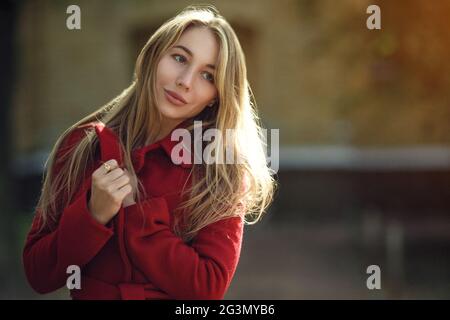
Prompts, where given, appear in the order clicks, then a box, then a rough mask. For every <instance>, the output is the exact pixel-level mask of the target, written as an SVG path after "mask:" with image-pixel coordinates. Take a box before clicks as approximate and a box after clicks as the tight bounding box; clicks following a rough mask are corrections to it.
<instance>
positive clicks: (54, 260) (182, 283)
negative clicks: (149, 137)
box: [23, 122, 243, 300]
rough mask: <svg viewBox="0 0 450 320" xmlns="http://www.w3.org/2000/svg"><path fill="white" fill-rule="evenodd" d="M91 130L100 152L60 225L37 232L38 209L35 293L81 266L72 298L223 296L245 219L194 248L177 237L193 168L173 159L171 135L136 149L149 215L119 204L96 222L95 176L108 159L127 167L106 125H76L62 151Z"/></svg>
mask: <svg viewBox="0 0 450 320" xmlns="http://www.w3.org/2000/svg"><path fill="white" fill-rule="evenodd" d="M178 127H180V125H179V126H177V128H178ZM86 128H95V131H96V133H97V135H98V138H99V142H100V151H101V152H100V154H101V155H100V156H99V159H96V163H95V165H93V167H92V168H91V169H89V172H87V173H86V178H85V179H84V182H83V186H82V188H80V190H79V191H78V193H77V195H76V197H75V199H74V200H73V201H72V202H71V203H70V204H69V205H67V206H66V207H65V208H64V210H63V212H62V213H61V214H60V218H59V221H58V223H57V225H55V228H51V229H50V228H44V229H43V231H41V232H38V231H39V229H40V227H41V219H40V215H39V211H37V212H36V215H35V218H34V220H33V224H32V226H31V229H30V231H29V233H28V235H27V239H26V242H25V246H24V250H23V264H24V269H25V273H26V276H27V279H28V281H29V283H30V285H31V286H32V288H33V289H34V290H36V291H37V292H39V293H49V292H52V291H55V290H57V289H59V288H61V287H63V286H66V281H67V278H68V276H70V274H68V273H66V271H67V267H68V266H70V265H77V266H79V267H80V268H81V274H82V277H81V289H72V290H70V294H71V297H72V298H73V299H133V300H135V299H188V300H192V299H194V300H199V299H223V297H224V295H225V293H226V291H227V289H228V287H229V285H230V282H231V280H232V278H233V275H234V273H235V270H236V267H237V264H238V261H239V256H240V252H241V244H242V236H243V220H242V218H240V217H232V218H225V219H222V220H220V221H217V222H215V223H212V224H210V225H208V226H206V227H204V228H203V229H201V230H200V231H199V232H198V234H197V235H196V237H195V238H194V239H193V241H192V242H191V243H189V244H186V243H184V242H183V241H182V239H181V238H179V237H178V236H176V235H175V234H174V232H173V213H172V212H173V210H174V208H176V207H177V205H178V204H179V203H180V201H181V195H180V191H181V189H182V187H183V185H184V183H185V182H186V181H188V183H189V182H190V180H189V172H190V167H191V165H189V164H182V165H176V164H174V163H173V162H172V161H171V158H170V154H171V151H172V148H173V147H174V146H175V145H176V144H177V143H178V142H176V141H175V142H174V141H171V139H170V134H169V135H168V136H167V137H165V138H164V139H162V140H160V141H158V142H155V143H154V144H152V145H147V146H145V147H142V148H139V149H136V150H133V154H132V159H133V166H134V169H135V170H136V173H137V176H138V179H140V181H141V182H142V183H143V185H144V187H145V189H146V192H147V196H148V197H147V198H146V199H145V200H143V201H142V202H141V203H140V204H141V205H142V207H143V209H144V210H143V211H144V215H143V214H142V212H141V211H139V210H138V205H137V204H133V205H131V206H128V207H121V209H120V211H119V213H118V214H117V215H116V216H115V217H114V218H113V219H112V220H111V221H110V222H109V223H108V224H107V225H102V224H100V223H98V222H97V221H96V220H95V219H94V218H93V217H92V215H91V213H90V212H89V209H88V205H87V204H88V197H89V192H90V187H91V178H90V177H91V174H92V172H93V171H94V170H95V169H97V168H98V167H99V166H100V165H101V164H102V163H103V162H105V161H107V160H110V159H116V160H117V161H118V163H119V165H120V166H122V164H123V162H122V159H123V155H122V154H121V152H120V147H119V143H118V137H117V135H116V134H115V133H114V132H113V131H112V130H110V129H109V128H107V127H105V125H104V124H103V123H101V122H95V123H89V124H86V125H84V126H81V127H79V128H77V129H76V130H75V131H73V132H72V133H71V134H70V135H69V137H68V138H67V139H65V141H64V142H63V145H62V147H61V148H60V149H59V152H58V154H59V155H60V154H61V152H64V150H68V149H67V148H68V147H70V146H73V145H75V144H76V143H77V142H78V141H79V140H80V139H81V138H82V137H83V135H84V130H85V129H86ZM175 129H176V128H175ZM57 170H59V169H58V166H55V171H56V172H57Z"/></svg>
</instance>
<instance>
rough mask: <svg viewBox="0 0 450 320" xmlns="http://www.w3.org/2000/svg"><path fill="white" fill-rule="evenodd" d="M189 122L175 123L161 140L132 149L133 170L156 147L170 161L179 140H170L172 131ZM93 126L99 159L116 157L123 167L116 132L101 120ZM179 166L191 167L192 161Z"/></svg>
mask: <svg viewBox="0 0 450 320" xmlns="http://www.w3.org/2000/svg"><path fill="white" fill-rule="evenodd" d="M189 124H190V122H189V120H185V121H183V122H182V123H180V124H179V125H177V126H176V127H175V128H174V129H173V130H172V131H171V132H170V133H169V134H168V135H167V136H166V137H164V138H162V139H161V140H159V141H156V142H154V143H152V144H149V145H146V146H143V147H140V148H137V149H135V150H133V151H132V161H133V166H134V169H135V171H137V172H138V171H140V170H141V169H142V167H143V166H144V161H145V155H146V154H147V152H150V151H152V150H155V149H158V148H161V149H163V150H164V151H165V153H166V154H167V156H168V157H169V161H171V160H170V159H171V154H172V150H173V148H174V147H175V146H176V145H177V144H178V143H180V142H179V141H172V139H171V135H172V132H173V131H174V130H175V129H179V128H186V127H187V126H188V125H189ZM94 126H95V131H96V133H97V136H98V138H99V143H100V154H101V161H103V162H105V161H108V160H110V159H116V160H117V163H118V164H119V166H120V167H123V154H122V152H121V149H120V144H119V137H118V136H117V134H116V133H115V132H114V131H113V130H111V129H110V128H108V127H107V126H106V125H105V124H104V123H103V122H101V121H98V122H96V123H95V124H94ZM183 152H188V154H191V151H190V150H188V149H187V148H184V149H183ZM179 166H181V167H182V168H191V167H192V161H191V163H181V164H180V165H179Z"/></svg>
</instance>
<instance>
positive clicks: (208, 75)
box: [204, 72, 214, 82]
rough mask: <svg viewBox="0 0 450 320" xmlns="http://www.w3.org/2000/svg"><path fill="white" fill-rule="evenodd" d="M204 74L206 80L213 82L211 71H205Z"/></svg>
mask: <svg viewBox="0 0 450 320" xmlns="http://www.w3.org/2000/svg"><path fill="white" fill-rule="evenodd" d="M204 74H205V75H206V77H204V78H205V79H206V80H208V81H210V82H214V76H213V75H212V74H211V73H209V72H205V73H204Z"/></svg>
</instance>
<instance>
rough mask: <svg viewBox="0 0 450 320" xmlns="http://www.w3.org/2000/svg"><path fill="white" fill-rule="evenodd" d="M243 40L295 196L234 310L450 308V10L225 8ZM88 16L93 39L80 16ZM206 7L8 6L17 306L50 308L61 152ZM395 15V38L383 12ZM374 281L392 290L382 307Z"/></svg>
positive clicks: (5, 158) (286, 186) (283, 206)
mask: <svg viewBox="0 0 450 320" xmlns="http://www.w3.org/2000/svg"><path fill="white" fill-rule="evenodd" d="M209 3H211V4H214V5H215V6H216V7H217V8H218V9H219V10H220V12H221V14H222V15H224V16H225V18H227V20H228V21H229V22H230V23H231V25H232V26H233V28H234V29H235V31H236V33H237V34H238V37H239V38H240V41H241V44H242V46H243V48H244V51H245V54H246V59H247V67H248V69H249V81H250V84H251V85H252V88H253V91H254V94H255V97H256V102H257V104H258V107H259V111H260V115H261V118H262V120H263V123H264V124H265V126H266V127H267V128H272V129H279V130H280V146H281V148H280V168H279V171H278V174H277V175H276V178H277V181H278V183H279V189H278V191H277V194H276V197H275V201H274V203H273V205H272V207H271V208H270V210H269V212H268V213H267V214H266V215H265V216H264V218H263V220H262V221H261V222H260V223H258V224H256V225H253V226H247V227H246V228H245V238H244V242H243V247H242V253H241V260H240V263H239V266H238V269H237V271H236V275H235V278H234V280H233V282H232V285H231V287H230V289H229V291H228V293H227V295H226V297H225V298H226V299H413V298H420V299H422V298H423V299H431V298H446V299H449V298H450V217H449V213H450V99H449V97H450V90H449V89H450V60H449V59H448V57H449V56H450V42H449V41H448V34H449V33H450V24H449V22H448V16H449V14H450V1H447V0H435V1H420V0H396V1H388V0H385V1H380V0H378V1H376V0H342V1H338V2H337V1H332V0H315V1H313V0H282V1H280V0H277V1H275V0H248V1H237V0H228V1H210V2H209ZM71 4H76V5H78V6H79V7H80V8H81V30H68V29H67V27H66V19H67V17H68V16H69V14H67V13H66V9H67V7H68V6H69V5H71ZM189 4H191V2H189V1H162V0H153V1H150V0H145V1H144V0H142V1H125V0H112V1H106V0H96V1H87V0H78V1H64V0H59V1H56V0H54V1H50V0H33V1H32V0H28V1H26V0H22V1H20V0H17V1H13V0H6V1H2V2H0V8H1V14H0V33H1V42H0V46H1V59H0V68H1V71H0V94H1V96H0V99H1V100H0V101H1V107H0V121H1V125H0V131H1V134H0V145H1V151H2V157H1V158H0V161H1V165H0V205H1V206H2V208H0V210H1V218H0V219H1V220H0V237H1V239H0V268H1V270H0V298H2V299H67V298H68V292H67V290H66V289H64V288H63V289H61V290H60V291H58V292H55V293H52V294H49V295H44V296H41V295H37V294H36V293H34V292H33V291H32V289H31V288H30V287H29V285H28V284H27V282H26V279H25V275H24V272H23V267H22V262H21V253H22V248H23V244H24V240H25V236H26V234H27V232H28V230H29V228H30V224H31V220H32V218H33V214H34V206H35V205H36V203H37V200H38V197H39V192H40V187H41V183H42V173H43V172H42V170H43V165H44V162H45V160H46V157H47V156H48V153H49V151H50V149H51V147H52V146H53V144H54V143H55V142H56V139H57V137H58V136H59V135H60V134H61V133H62V132H63V131H64V130H65V129H66V128H67V127H68V126H70V125H71V124H73V123H74V122H75V121H77V120H79V119H80V118H82V117H84V116H85V115H87V114H89V113H91V112H92V111H94V110H95V109H97V108H99V107H100V106H101V105H103V104H104V103H106V102H107V101H109V100H110V99H111V98H112V97H114V96H116V95H117V94H118V93H120V92H121V90H123V89H124V88H125V87H127V86H128V84H129V83H130V81H131V77H132V72H133V67H134V63H135V60H136V57H137V55H138V53H139V51H140V49H141V48H142V46H143V45H144V43H145V42H146V40H147V39H148V37H149V36H150V35H151V34H152V33H153V32H154V31H155V30H156V29H157V28H158V27H159V26H160V25H161V24H162V23H163V22H164V21H166V20H167V19H169V18H170V17H172V16H174V15H175V14H176V13H178V12H179V11H181V10H182V9H183V8H184V7H186V6H187V5H189ZM371 4H376V5H378V6H379V7H380V8H381V30H368V29H367V27H366V19H367V18H368V17H369V14H367V13H366V9H367V7H368V6H369V5H371ZM369 265H378V266H379V267H380V269H381V289H380V290H369V289H368V288H367V286H366V280H367V278H368V277H369V274H367V273H366V270H367V267H368V266H369Z"/></svg>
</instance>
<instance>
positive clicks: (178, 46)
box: [174, 45, 216, 70]
mask: <svg viewBox="0 0 450 320" xmlns="http://www.w3.org/2000/svg"><path fill="white" fill-rule="evenodd" d="M174 48H180V49H182V50H184V51H186V53H187V54H188V55H190V56H191V57H193V56H194V54H193V53H192V51H191V50H189V49H188V48H186V47H185V46H182V45H177V46H174ZM206 66H207V67H208V68H211V69H213V70H216V67H215V66H214V65H212V64H207V65H206Z"/></svg>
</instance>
